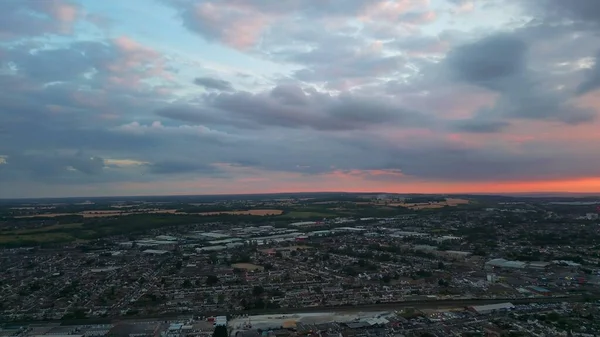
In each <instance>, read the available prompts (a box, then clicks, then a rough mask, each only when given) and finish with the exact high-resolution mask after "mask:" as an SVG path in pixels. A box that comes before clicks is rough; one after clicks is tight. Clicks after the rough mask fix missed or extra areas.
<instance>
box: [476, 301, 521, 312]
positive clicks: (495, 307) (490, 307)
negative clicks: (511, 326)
mask: <svg viewBox="0 0 600 337" xmlns="http://www.w3.org/2000/svg"><path fill="white" fill-rule="evenodd" d="M514 308H515V306H514V305H513V304H512V303H508V302H507V303H496V304H486V305H474V306H472V307H469V310H471V311H473V312H475V313H478V314H480V315H486V314H491V313H493V312H498V311H507V310H512V309H514Z"/></svg>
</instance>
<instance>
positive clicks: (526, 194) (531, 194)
mask: <svg viewBox="0 0 600 337" xmlns="http://www.w3.org/2000/svg"><path fill="white" fill-rule="evenodd" d="M289 194H362V195H369V194H390V195H448V196H452V195H473V196H501V197H506V196H508V197H510V196H521V197H535V196H543V195H546V196H551V195H560V194H563V195H565V196H568V195H571V197H577V196H587V197H594V196H597V197H600V191H599V192H564V191H563V192H561V191H556V192H497V193H493V192H492V193H488V192H471V193H466V192H464V193H460V192H458V193H419V192H378V191H372V192H353V191H314V192H272V193H269V192H260V193H213V194H140V195H103V196H59V197H14V198H5V197H0V201H11V200H44V199H101V198H144V197H146V198H148V197H152V198H156V197H219V196H261V195H289Z"/></svg>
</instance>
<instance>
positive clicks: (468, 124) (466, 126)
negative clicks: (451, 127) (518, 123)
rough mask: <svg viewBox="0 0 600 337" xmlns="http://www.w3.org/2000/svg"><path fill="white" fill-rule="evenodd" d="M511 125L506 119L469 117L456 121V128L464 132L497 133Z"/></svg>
mask: <svg viewBox="0 0 600 337" xmlns="http://www.w3.org/2000/svg"><path fill="white" fill-rule="evenodd" d="M509 126H510V123H509V122H506V121H485V120H477V119H467V120H463V121H456V123H455V128H456V130H458V131H462V132H471V133H495V132H500V131H503V130H505V129H506V128H508V127H509Z"/></svg>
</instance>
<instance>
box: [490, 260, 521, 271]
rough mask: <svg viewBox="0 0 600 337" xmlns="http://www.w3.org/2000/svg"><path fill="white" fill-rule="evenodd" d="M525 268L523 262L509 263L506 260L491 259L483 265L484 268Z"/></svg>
mask: <svg viewBox="0 0 600 337" xmlns="http://www.w3.org/2000/svg"><path fill="white" fill-rule="evenodd" d="M526 266H527V264H526V263H525V262H521V261H509V260H506V259H493V260H489V261H488V262H486V263H485V267H486V268H506V269H523V268H525V267H526Z"/></svg>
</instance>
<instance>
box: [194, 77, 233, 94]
mask: <svg viewBox="0 0 600 337" xmlns="http://www.w3.org/2000/svg"><path fill="white" fill-rule="evenodd" d="M194 84H196V85H198V86H201V87H204V88H206V89H209V90H217V91H233V86H232V85H231V83H230V82H227V81H225V80H221V79H218V78H211V77H197V78H196V79H194Z"/></svg>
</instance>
